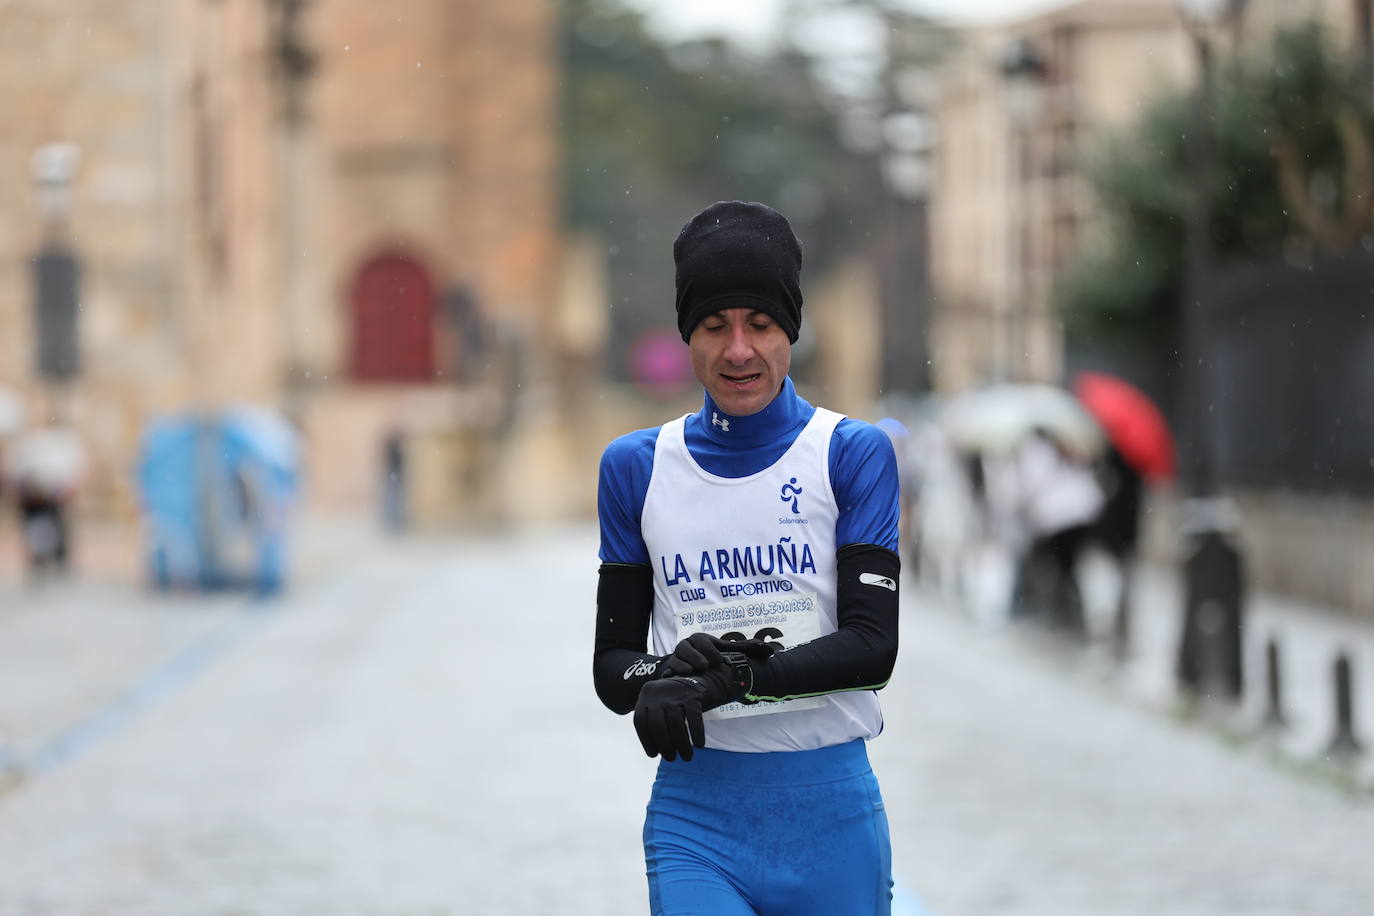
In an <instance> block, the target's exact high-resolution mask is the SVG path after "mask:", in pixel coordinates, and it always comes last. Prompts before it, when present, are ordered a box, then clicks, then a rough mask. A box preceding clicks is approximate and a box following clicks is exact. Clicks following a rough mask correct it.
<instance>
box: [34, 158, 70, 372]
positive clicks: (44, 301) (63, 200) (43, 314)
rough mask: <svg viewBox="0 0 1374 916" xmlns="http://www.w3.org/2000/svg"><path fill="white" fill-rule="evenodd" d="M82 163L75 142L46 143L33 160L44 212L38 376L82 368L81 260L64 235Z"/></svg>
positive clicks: (37, 268) (37, 270)
mask: <svg viewBox="0 0 1374 916" xmlns="http://www.w3.org/2000/svg"><path fill="white" fill-rule="evenodd" d="M80 163H81V151H80V149H79V148H78V147H77V146H76V144H74V143H47V144H44V145H43V146H40V147H39V148H38V149H36V150H34V153H33V157H32V158H31V159H30V162H29V166H30V174H31V175H32V178H33V184H34V194H35V196H36V197H37V201H38V211H39V214H40V215H41V217H42V238H41V240H40V242H39V245H38V251H37V253H35V255H34V257H33V275H32V282H33V309H34V316H33V319H34V329H35V330H36V332H37V341H36V342H37V348H38V353H37V358H36V360H35V368H36V370H37V372H38V375H39V376H40V377H42V378H45V379H49V380H53V381H62V380H66V379H70V378H73V377H74V376H76V374H77V373H78V372H79V371H80V363H79V359H78V352H77V325H76V322H77V314H78V302H79V300H80V280H81V269H80V267H81V265H80V264H79V263H78V261H77V258H76V253H75V252H74V251H73V250H72V248H71V246H70V245H68V244H67V240H66V227H67V217H68V214H69V213H70V212H71V204H72V182H73V181H74V180H75V178H76V170H77V166H79V165H80Z"/></svg>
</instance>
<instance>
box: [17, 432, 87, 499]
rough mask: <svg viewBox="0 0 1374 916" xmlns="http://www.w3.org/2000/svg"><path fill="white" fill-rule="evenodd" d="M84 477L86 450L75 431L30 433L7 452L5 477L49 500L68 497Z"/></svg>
mask: <svg viewBox="0 0 1374 916" xmlns="http://www.w3.org/2000/svg"><path fill="white" fill-rule="evenodd" d="M85 474H86V447H85V445H83V444H82V442H81V437H80V435H78V433H77V432H76V430H74V429H70V428H67V427H63V426H43V427H38V428H35V429H29V430H26V431H24V432H23V433H20V434H19V435H18V436H16V437H15V439H14V441H13V442H12V443H11V445H10V446H9V448H8V449H6V451H5V476H6V477H8V478H9V479H10V481H11V482H13V483H14V484H16V485H17V486H19V487H22V488H25V489H29V490H34V491H37V492H39V493H44V494H47V495H49V496H58V497H60V496H63V495H65V494H67V493H68V492H69V491H70V490H72V489H73V488H75V487H76V485H77V484H78V483H80V482H81V478H82V477H84V476H85Z"/></svg>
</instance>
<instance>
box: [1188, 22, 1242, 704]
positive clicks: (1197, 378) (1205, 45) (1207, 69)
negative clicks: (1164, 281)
mask: <svg viewBox="0 0 1374 916" xmlns="http://www.w3.org/2000/svg"><path fill="white" fill-rule="evenodd" d="M1241 5H1242V3H1241V2H1240V0H1174V7H1175V9H1176V10H1177V11H1178V13H1179V16H1180V18H1181V20H1182V22H1183V25H1184V28H1185V30H1186V31H1187V32H1188V37H1189V39H1190V40H1191V41H1192V44H1193V50H1194V53H1195V55H1196V57H1197V68H1198V76H1197V86H1196V89H1195V92H1194V99H1193V126H1192V129H1191V130H1190V132H1189V137H1188V155H1189V159H1190V160H1191V161H1190V167H1191V168H1190V170H1191V172H1192V173H1193V176H1194V179H1195V183H1194V185H1193V194H1192V197H1191V200H1190V206H1189V209H1188V213H1187V231H1186V234H1185V239H1186V244H1187V252H1186V257H1185V264H1186V272H1185V274H1184V278H1183V295H1182V302H1181V303H1180V309H1179V312H1180V314H1179V336H1180V338H1181V349H1182V352H1183V363H1184V365H1183V371H1182V372H1181V373H1180V376H1179V391H1178V397H1177V404H1178V406H1179V409H1180V413H1181V417H1182V421H1183V424H1184V429H1185V431H1186V435H1185V436H1184V443H1185V446H1186V451H1185V455H1184V458H1185V460H1184V461H1181V462H1180V463H1179V464H1180V468H1181V471H1182V478H1183V483H1184V486H1185V488H1186V491H1187V499H1186V501H1185V503H1184V523H1183V532H1182V533H1183V539H1184V540H1183V551H1182V553H1183V557H1184V565H1183V570H1184V618H1183V636H1182V639H1181V640H1180V643H1179V650H1178V678H1179V682H1180V684H1181V685H1182V686H1183V687H1184V688H1186V689H1188V690H1189V691H1192V692H1199V691H1202V690H1204V689H1206V688H1208V687H1210V686H1216V687H1217V688H1218V689H1220V690H1221V691H1222V692H1223V693H1224V694H1225V695H1226V696H1228V697H1229V698H1230V699H1232V700H1236V699H1239V698H1240V696H1241V692H1242V689H1243V678H1242V659H1243V651H1242V638H1241V631H1242V618H1243V613H1242V605H1241V599H1242V582H1241V559H1240V553H1239V551H1238V550H1237V548H1236V545H1235V543H1234V541H1233V538H1232V534H1233V532H1234V529H1235V510H1234V507H1233V506H1232V505H1231V503H1230V501H1229V500H1227V499H1225V498H1224V497H1222V496H1221V495H1220V494H1219V493H1218V488H1217V480H1216V468H1215V464H1214V456H1213V441H1212V430H1211V424H1210V422H1209V418H1208V416H1207V411H1208V405H1209V402H1210V394H1211V386H1210V384H1209V377H1208V369H1207V351H1208V346H1207V336H1208V333H1209V329H1208V326H1207V313H1206V307H1205V304H1204V301H1203V299H1204V296H1205V295H1206V289H1207V283H1208V280H1209V278H1210V276H1211V272H1212V267H1213V263H1212V262H1213V251H1212V237H1211V227H1212V206H1213V201H1212V186H1213V175H1212V173H1213V170H1214V168H1215V164H1216V163H1215V160H1216V156H1215V153H1214V150H1213V141H1212V106H1213V85H1212V83H1213V76H1214V70H1215V66H1214V60H1213V49H1212V35H1213V32H1214V30H1215V27H1216V26H1218V25H1221V24H1223V23H1224V22H1225V21H1226V20H1228V19H1230V18H1231V17H1232V16H1234V15H1235V13H1236V12H1237V11H1238V10H1239V7H1240V6H1241Z"/></svg>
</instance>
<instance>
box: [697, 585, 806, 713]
mask: <svg viewBox="0 0 1374 916" xmlns="http://www.w3.org/2000/svg"><path fill="white" fill-rule="evenodd" d="M693 633H707V634H709V635H711V636H715V637H718V638H720V639H725V640H730V639H765V640H768V641H769V642H774V643H777V644H778V649H779V650H782V649H784V648H791V647H793V646H797V645H801V644H802V643H806V642H810V641H811V640H813V639H815V638H816V637H818V636H820V635H821V613H820V606H819V604H818V602H817V600H816V595H815V593H808V592H796V593H785V594H784V595H778V596H770V597H768V598H757V599H748V600H745V601H740V602H737V603H734V604H717V605H714V606H711V607H696V608H690V609H684V610H680V611H678V613H677V638H678V640H682V639H685V638H687V637H688V636H690V635H692V634H693ZM824 705H825V697H803V698H801V699H796V700H784V701H783V702H781V703H726V704H725V705H724V706H718V707H716V708H715V709H712V710H711V711H709V712H707V713H706V714H705V718H707V719H734V718H738V717H740V716H764V715H768V714H769V713H775V712H787V711H790V710H794V709H815V708H817V707H820V706H824Z"/></svg>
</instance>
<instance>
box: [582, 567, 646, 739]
mask: <svg viewBox="0 0 1374 916" xmlns="http://www.w3.org/2000/svg"><path fill="white" fill-rule="evenodd" d="M653 611H654V573H653V570H652V569H650V568H649V567H648V566H647V565H642V564H638V563H635V564H630V563H602V564H601V569H600V571H599V579H598V582H597V586H596V644H595V646H594V648H593V650H592V680H593V682H594V683H595V684H596V695H597V696H598V697H600V698H601V702H602V703H605V704H606V707H607V708H608V709H610V710H611V711H612V712H616V713H619V714H620V715H624V714H625V713H627V712H630V711H632V710H633V709H634V708H635V701H636V700H638V699H639V688H640V687H641V686H643V685H644V683H645V682H646V681H652V680H653V679H654V678H655V677H656V676H657V675H656V672H657V671H658V663H659V661H661V658H660V657H659V656H657V655H648V654H646V653H645V651H644V649H645V646H647V645H648V641H649V621H650V619H651V618H652V616H653Z"/></svg>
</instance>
